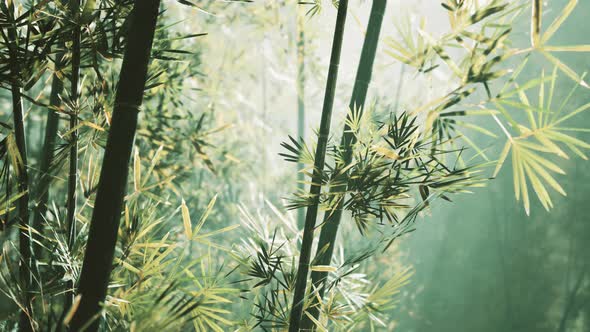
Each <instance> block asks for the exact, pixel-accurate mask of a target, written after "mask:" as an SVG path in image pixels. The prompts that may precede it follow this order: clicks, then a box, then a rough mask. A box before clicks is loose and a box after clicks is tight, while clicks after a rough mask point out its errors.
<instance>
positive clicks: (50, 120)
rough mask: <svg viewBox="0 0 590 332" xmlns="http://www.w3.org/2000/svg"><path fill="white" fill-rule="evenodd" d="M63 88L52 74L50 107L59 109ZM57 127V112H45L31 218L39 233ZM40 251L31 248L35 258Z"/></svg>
mask: <svg viewBox="0 0 590 332" xmlns="http://www.w3.org/2000/svg"><path fill="white" fill-rule="evenodd" d="M62 58H63V54H58V55H57V56H56V58H55V71H56V72H57V71H59V70H61V63H62ZM63 88H64V84H63V81H62V80H61V79H60V78H59V77H58V75H57V74H54V75H53V78H52V81H51V94H50V96H49V104H50V105H51V106H52V107H59V106H60V105H61V100H60V99H59V95H60V94H61V93H62V91H63ZM58 127H59V116H58V114H57V112H55V111H53V110H49V111H48V112H47V121H46V124H45V135H44V139H43V148H42V150H41V157H40V160H41V162H40V164H39V181H38V183H37V185H36V194H35V195H36V196H37V199H36V201H37V202H36V212H35V215H34V216H33V229H35V230H37V231H39V232H40V231H41V230H42V228H43V218H44V217H45V214H46V213H47V202H48V201H49V183H50V182H51V176H50V174H49V169H50V167H51V164H52V162H53V158H54V151H55V142H56V139H57V130H58ZM40 250H41V247H40V246H38V245H34V246H33V251H34V255H35V257H39V256H40V255H41V253H40Z"/></svg>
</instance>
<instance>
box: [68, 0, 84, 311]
mask: <svg viewBox="0 0 590 332" xmlns="http://www.w3.org/2000/svg"><path fill="white" fill-rule="evenodd" d="M69 5H70V13H71V15H72V18H73V19H74V28H73V31H72V73H71V76H70V84H71V85H70V102H71V104H72V112H73V113H72V114H70V141H71V142H70V156H69V169H68V197H67V203H66V204H67V205H66V209H67V214H66V227H67V230H68V248H69V249H70V250H72V248H73V247H74V241H75V239H76V233H77V232H76V201H77V195H76V184H77V183H78V130H77V129H76V127H77V126H78V114H77V111H78V108H79V107H78V106H79V102H78V99H79V98H78V82H79V79H80V34H81V27H80V22H79V21H80V0H70V4H69ZM67 285H68V288H70V289H71V290H72V293H71V294H70V293H69V292H68V293H66V294H65V296H66V297H65V302H64V308H69V307H70V306H71V305H72V300H73V296H74V292H73V288H74V282H73V281H69V282H68V283H67Z"/></svg>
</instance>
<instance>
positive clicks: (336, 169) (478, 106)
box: [283, 0, 590, 331]
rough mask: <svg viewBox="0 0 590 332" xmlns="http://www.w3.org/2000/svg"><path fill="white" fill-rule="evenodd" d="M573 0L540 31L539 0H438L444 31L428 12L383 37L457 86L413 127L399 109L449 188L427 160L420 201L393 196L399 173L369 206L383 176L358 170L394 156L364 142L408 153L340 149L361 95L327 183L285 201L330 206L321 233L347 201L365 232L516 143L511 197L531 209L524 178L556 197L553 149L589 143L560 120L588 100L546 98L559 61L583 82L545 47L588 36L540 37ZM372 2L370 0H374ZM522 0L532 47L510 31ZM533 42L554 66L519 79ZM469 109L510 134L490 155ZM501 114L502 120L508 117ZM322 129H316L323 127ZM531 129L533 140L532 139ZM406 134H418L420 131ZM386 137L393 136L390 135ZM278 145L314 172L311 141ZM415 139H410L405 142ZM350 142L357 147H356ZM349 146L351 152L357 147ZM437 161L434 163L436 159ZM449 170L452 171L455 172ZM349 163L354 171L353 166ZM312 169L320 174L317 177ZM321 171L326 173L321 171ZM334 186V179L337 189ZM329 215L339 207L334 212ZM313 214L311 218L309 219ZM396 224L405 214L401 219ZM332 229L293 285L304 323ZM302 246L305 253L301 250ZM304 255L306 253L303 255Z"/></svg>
mask: <svg viewBox="0 0 590 332" xmlns="http://www.w3.org/2000/svg"><path fill="white" fill-rule="evenodd" d="M576 4H577V1H570V2H569V3H568V4H567V6H566V7H565V9H564V10H563V12H562V13H561V14H560V16H558V17H557V18H556V19H555V20H554V22H553V23H552V24H551V25H550V27H549V28H548V29H547V31H546V32H545V33H544V35H541V31H542V29H541V21H542V15H541V8H542V6H541V5H540V4H539V3H538V2H535V1H533V3H532V4H530V3H527V2H524V1H523V2H504V1H498V0H492V1H489V2H486V3H485V4H480V3H479V2H477V1H447V2H444V3H442V7H443V8H444V9H445V10H446V11H447V12H448V18H449V24H450V27H451V29H450V30H451V31H450V32H449V33H446V34H443V35H442V37H440V38H434V37H432V36H431V35H429V34H428V32H427V31H426V27H425V22H426V21H425V20H422V21H421V23H420V27H419V28H418V29H417V31H418V33H417V35H414V33H413V30H412V27H411V25H410V24H405V25H403V28H399V29H398V30H399V32H400V35H401V40H400V39H398V38H396V39H393V38H390V39H388V40H387V46H388V48H389V50H388V52H387V53H388V54H389V55H390V56H392V57H393V58H394V59H396V60H398V61H401V62H403V63H405V64H407V65H409V66H412V67H414V68H415V69H416V70H417V71H418V72H419V73H423V74H426V75H429V74H430V73H432V72H434V71H441V70H442V71H447V72H449V75H450V82H453V84H454V86H453V87H452V88H451V89H450V92H448V93H447V94H445V95H443V96H442V97H440V98H437V99H435V100H432V101H429V102H428V103H427V104H424V105H422V106H418V107H416V109H413V110H411V114H413V116H422V114H425V121H424V124H423V125H421V126H419V131H418V127H417V128H412V126H413V123H414V122H413V121H408V120H407V118H404V117H403V116H402V117H401V119H404V120H400V121H399V122H400V123H401V124H400V126H401V128H400V132H413V131H414V130H416V131H418V133H419V134H418V135H417V137H420V135H424V137H425V138H424V139H425V141H431V142H430V143H431V144H432V146H430V147H429V148H427V149H424V150H427V151H429V152H424V153H422V152H419V153H417V155H419V156H428V158H432V159H431V161H432V160H435V161H436V163H438V162H440V163H441V164H440V165H442V166H441V169H444V170H445V171H448V172H449V174H445V175H444V176H443V179H444V177H445V176H449V177H452V176H454V175H457V174H458V177H457V178H454V179H451V180H449V181H448V182H445V181H444V180H441V181H442V182H443V183H445V184H446V183H448V184H450V187H451V188H445V186H439V185H437V184H436V182H437V180H436V178H435V179H433V180H434V182H435V183H434V184H431V183H428V180H430V176H432V172H431V171H430V170H427V169H419V171H418V173H420V171H424V173H423V174H424V176H425V178H424V179H423V181H424V182H421V181H420V180H419V179H420V176H418V177H417V178H416V179H413V180H414V181H415V182H413V184H418V188H417V190H416V191H414V192H415V193H416V194H417V195H419V196H420V197H421V198H422V200H423V201H422V203H420V204H418V205H416V206H415V207H413V208H412V207H411V206H407V205H405V204H402V203H400V200H399V197H397V196H395V195H392V193H395V192H399V193H402V194H403V195H404V196H407V193H406V192H403V191H402V188H405V187H406V186H405V185H404V184H403V183H395V182H394V183H393V185H391V186H386V188H387V190H384V192H385V194H384V195H383V197H387V198H390V199H391V200H390V201H386V203H383V204H382V205H381V204H378V205H380V207H381V209H379V208H378V209H375V206H374V205H372V204H374V201H372V200H371V198H375V197H380V194H381V192H380V191H379V189H378V188H380V184H379V182H371V181H369V183H363V181H362V180H363V178H364V176H367V178H369V179H371V180H373V179H379V180H380V181H384V179H385V178H386V177H383V176H382V173H377V174H379V175H375V176H374V177H373V178H371V176H370V173H369V172H368V171H367V168H368V169H380V167H384V168H383V169H385V170H388V169H391V165H390V164H389V165H387V166H384V165H382V164H380V163H379V162H378V161H376V160H373V159H371V154H370V152H371V151H372V152H375V153H376V155H378V156H379V157H383V156H386V157H387V158H390V159H394V160H407V159H405V158H407V156H406V157H404V156H400V154H399V153H398V152H399V151H398V150H397V149H398V148H400V147H399V146H396V145H395V143H392V142H391V141H389V140H386V142H387V145H388V146H387V145H385V146H384V145H378V144H373V143H371V144H364V145H361V146H362V147H364V148H365V149H364V150H361V152H360V153H359V157H357V158H358V160H351V159H350V157H347V156H346V150H347V149H350V148H349V147H348V146H349V145H348V144H349V143H348V142H347V141H346V136H347V134H349V133H350V132H353V133H354V132H355V131H354V130H351V128H352V127H351V124H354V123H355V121H358V119H359V118H362V117H361V116H358V114H360V113H362V107H363V105H362V103H361V105H355V104H352V105H351V111H350V112H349V115H348V117H347V122H346V128H345V131H344V135H343V143H342V144H340V145H336V146H334V147H332V148H330V149H328V151H334V153H333V155H334V158H333V159H334V166H332V167H328V170H322V169H320V170H319V171H320V172H322V173H324V175H322V176H313V177H312V181H311V186H318V187H320V188H324V189H323V190H321V191H320V192H316V193H310V194H309V195H307V194H305V193H298V194H296V196H295V199H294V200H292V201H291V203H290V205H289V207H290V208H307V209H308V213H309V211H315V210H317V209H318V206H321V208H322V209H324V210H325V211H326V216H327V217H326V218H324V222H323V223H322V224H321V225H320V226H321V229H322V233H324V231H325V230H329V229H333V228H334V227H336V229H337V227H338V223H339V220H340V216H339V214H341V213H342V212H341V211H343V210H344V211H346V210H348V211H350V213H351V216H352V218H353V220H355V222H356V223H357V226H359V230H360V231H361V233H365V232H367V227H366V225H367V219H377V220H383V219H384V215H385V216H387V217H388V218H387V219H389V221H390V222H392V223H393V224H394V225H395V224H396V223H399V219H398V218H397V217H396V215H395V214H393V213H391V210H396V211H400V210H403V209H406V208H409V209H408V210H409V213H408V216H409V218H410V219H412V216H414V215H415V213H417V212H419V211H421V210H423V209H424V208H426V207H428V205H429V203H430V201H431V200H432V199H433V198H434V197H443V198H445V199H448V194H447V192H445V190H446V189H449V192H460V191H465V190H466V189H467V188H468V187H470V186H474V185H479V184H480V182H479V181H478V180H477V177H475V174H476V173H477V172H473V170H474V169H473V166H471V165H473V162H474V161H475V160H477V159H479V158H482V160H483V162H481V166H486V165H487V166H495V168H496V169H495V171H494V174H493V176H492V177H495V176H496V174H497V173H498V171H499V170H500V168H501V166H502V164H503V163H504V160H505V159H506V157H507V155H508V153H509V152H510V151H512V164H513V169H514V172H513V173H514V179H515V180H514V183H515V194H516V198H517V200H518V199H520V198H521V197H522V199H523V204H524V207H525V211H526V212H527V214H528V213H529V210H530V201H529V195H528V183H530V184H531V185H532V188H533V190H534V191H535V193H536V194H537V197H538V198H539V200H540V202H541V204H542V205H543V206H544V207H545V208H546V209H549V208H550V207H551V206H552V201H551V199H550V197H549V194H548V190H547V187H548V186H549V187H551V188H553V189H554V190H556V191H558V192H559V193H562V194H565V192H564V191H563V189H562V188H561V186H560V185H559V184H558V183H557V181H556V180H555V179H554V177H553V176H552V175H551V174H550V172H556V173H561V174H563V173H564V172H563V171H562V170H561V168H560V167H559V166H558V165H557V164H555V163H554V162H553V161H551V160H550V159H549V158H548V157H551V156H558V157H561V158H568V156H567V154H566V153H565V152H564V150H563V148H564V147H568V148H569V149H570V150H571V151H572V152H573V153H575V154H577V155H579V156H581V157H582V158H584V159H585V156H584V154H583V152H582V149H585V148H588V147H590V146H589V145H588V144H587V143H585V142H583V141H581V140H579V139H577V138H574V137H573V136H572V135H570V134H569V133H568V132H574V131H580V130H583V129H580V128H568V127H563V126H561V125H562V123H563V122H564V121H566V120H568V119H570V118H571V117H574V116H575V115H577V114H579V113H581V112H583V111H585V110H586V109H587V108H588V106H587V105H583V106H581V107H580V108H578V109H575V110H573V111H571V112H568V113H566V114H565V115H564V114H563V109H564V105H566V103H567V102H568V101H569V97H568V98H567V99H566V100H565V101H564V102H563V103H562V104H561V106H560V107H559V108H558V109H557V110H554V109H553V108H552V103H551V101H552V99H553V92H554V87H555V81H556V77H557V72H558V71H560V72H562V73H563V74H565V75H566V76H568V77H569V78H571V79H572V80H574V82H576V83H577V84H579V85H580V86H582V87H587V84H586V83H585V81H584V80H583V76H579V75H578V74H577V73H575V72H574V71H573V70H571V69H570V68H569V67H568V66H567V65H565V64H564V63H563V62H562V61H561V60H559V59H558V58H556V57H554V56H553V55H551V54H550V52H551V51H573V52H585V51H587V50H586V49H587V48H586V46H584V45H580V46H569V47H551V46H546V42H547V41H548V40H549V39H550V38H551V36H552V35H553V34H554V33H555V32H556V31H557V30H558V29H559V27H560V25H561V24H562V23H563V22H564V21H565V20H566V19H567V17H568V16H569V14H570V13H571V12H572V10H573V8H574V7H575V6H576ZM373 5H374V6H375V3H374V4H373ZM527 5H532V15H531V43H532V47H531V48H524V49H519V48H515V47H513V46H512V45H513V43H512V41H511V40H510V37H511V36H512V30H513V28H512V27H513V24H514V23H513V22H514V21H515V20H516V19H517V18H519V17H522V12H523V9H524V8H526V7H527ZM408 23H409V22H408ZM370 29H371V27H369V28H368V29H367V30H368V33H367V38H369V33H370ZM451 48H455V49H458V50H459V52H455V51H451ZM532 52H539V53H541V54H542V55H543V56H544V57H545V58H546V59H547V60H548V61H549V63H550V64H552V65H553V66H554V70H553V74H552V75H550V76H549V75H545V74H544V72H543V73H542V75H541V77H540V78H537V79H532V80H530V81H527V82H523V83H520V84H519V82H518V81H519V80H518V79H519V74H520V72H521V71H522V69H523V67H524V66H526V63H527V61H526V59H525V60H524V61H522V64H520V65H518V66H514V65H513V63H514V62H513V61H514V58H516V57H523V56H524V57H528V56H529V54H530V53H532ZM361 61H362V60H361ZM362 65H363V64H362V63H361V66H362ZM357 80H358V77H357ZM497 81H500V82H502V83H503V84H501V87H500V88H498V89H497V92H496V91H494V90H495V89H496V88H495V86H496V83H495V82H497ZM492 82H494V85H492ZM546 82H550V87H549V92H548V93H546V90H545V83H546ZM480 86H481V87H483V92H484V95H485V96H486V97H487V98H482V101H479V102H478V101H477V98H478V97H477V94H476V91H477V90H478V88H479V87H480ZM534 87H539V97H538V104H539V105H538V106H533V105H534V104H532V103H531V102H530V100H529V97H528V96H527V93H528V92H529V90H530V89H532V88H534ZM571 95H573V91H572V93H571V94H570V97H571ZM353 96H354V93H353ZM353 101H354V97H353ZM358 106H360V107H359V108H360V110H361V111H360V112H359V110H358V109H356V107H358ZM396 111H397V110H396ZM516 112H523V113H524V114H525V115H526V117H527V118H528V123H526V124H525V123H519V122H517V120H516V119H518V118H519V116H518V115H517V114H515V113H516ZM472 116H476V117H478V116H488V117H490V118H491V119H492V120H493V121H494V122H495V123H497V124H498V126H499V128H500V129H501V131H502V133H503V134H505V135H506V136H507V137H508V143H506V145H505V147H504V149H503V151H502V152H501V153H500V155H499V159H498V160H497V161H495V162H489V160H490V158H489V157H488V154H489V152H488V151H484V150H482V149H481V148H479V146H478V144H476V143H475V142H474V141H473V140H472V139H470V138H469V136H468V135H465V134H464V133H463V131H464V130H465V129H471V130H475V131H476V132H477V133H479V134H484V135H486V136H488V137H491V138H492V139H496V138H497V135H496V134H494V133H493V132H492V131H490V129H487V128H486V127H485V126H481V125H479V124H477V122H475V123H473V122H472V121H470V120H472ZM393 118H394V119H395V121H394V123H395V122H396V121H397V119H398V118H397V117H395V116H394V117H393ZM503 121H506V124H504V123H503ZM397 126H398V124H395V125H394V128H398V127H397ZM358 127H359V128H360V127H363V126H358ZM364 127H366V125H365V126H364ZM510 130H514V131H516V132H517V136H514V135H513V134H510ZM319 137H320V138H321V137H322V136H321V133H320V136H319ZM355 138H356V137H355ZM533 138H534V139H535V140H536V142H530V141H531V139H533ZM412 139H413V140H416V138H412ZM392 141H393V142H396V141H395V140H393V139H392ZM419 142H420V140H419V139H418V140H417V141H412V144H417V147H420V143H419ZM347 143H348V144H347ZM356 144H361V143H356ZM464 144H466V145H467V146H469V147H471V148H472V149H473V151H475V154H474V153H470V154H467V153H464ZM352 145H353V146H354V145H355V141H354V140H353V141H352ZM560 145H561V146H560ZM283 146H284V147H285V148H286V149H287V150H288V151H289V153H286V154H284V156H285V157H286V159H287V160H290V161H297V162H307V163H308V167H309V169H312V170H313V171H314V174H315V172H318V169H317V165H316V164H315V161H316V159H315V157H314V156H313V153H312V152H311V151H310V150H311V149H309V148H308V146H309V144H303V143H298V142H296V141H295V140H293V139H291V142H290V143H284V144H283ZM323 148H324V147H323V145H320V144H318V145H317V146H316V147H315V149H316V152H315V153H316V155H317V153H318V152H317V151H319V150H320V149H323ZM388 148H393V151H391V150H388ZM412 149H413V145H412V146H411V147H410V148H409V150H412ZM351 150H352V151H354V149H351ZM403 150H404V149H402V151H403ZM342 151H344V153H343V152H342ZM441 151H451V152H453V153H451V156H453V155H454V159H455V161H454V162H453V161H452V159H451V158H449V156H443V155H440V153H441ZM443 154H445V153H443ZM352 155H353V156H354V153H353V154H352ZM470 155H471V156H470ZM355 157H356V156H355ZM474 157H475V158H476V159H475V160H474V159H473V158H474ZM419 158H422V157H418V159H419ZM377 159H378V158H377ZM410 159H412V157H410ZM449 163H451V164H449ZM453 163H456V164H457V165H459V169H455V166H452V167H450V166H449V165H452V164H453ZM322 164H323V162H322ZM394 164H395V163H394ZM445 164H446V165H445ZM470 164H471V165H470ZM361 166H364V168H363V169H362V171H358V172H357V173H356V174H355V170H354V169H355V168H360V167H361ZM461 167H464V169H462V170H461ZM436 168H437V167H434V169H436ZM393 169H395V167H393ZM455 171H457V172H458V173H457V174H455V173H454V172H455ZM470 171H471V172H470ZM398 172H399V171H398ZM414 172H415V171H414ZM347 173H350V175H348V174H347ZM393 174H395V172H393ZM414 174H415V173H414ZM313 179H316V180H315V181H314V180H313ZM317 179H322V180H321V181H317ZM396 179H397V178H396ZM359 182H360V183H359ZM454 185H456V187H455V186H454ZM437 187H438V188H440V189H441V192H439V193H438V194H434V193H433V189H435V188H437ZM334 188H337V189H336V190H334ZM365 193H366V194H365ZM357 199H358V200H357ZM383 206H387V208H383ZM375 211H377V212H375ZM331 216H336V217H335V218H330V217H331ZM406 219H407V218H403V219H402V220H403V221H405V220H406ZM313 224H314V223H310V224H309V225H313ZM401 224H405V223H404V222H402V223H401ZM331 232H332V233H333V234H332V236H331V237H330V240H328V241H325V240H324V241H322V236H320V240H319V243H318V246H317V251H318V255H317V256H316V258H319V259H318V261H319V262H321V265H320V266H330V268H328V269H326V270H323V269H320V270H319V271H316V272H315V274H316V276H315V278H314V276H312V289H311V291H309V292H308V293H307V292H306V290H305V287H303V288H299V289H297V288H296V289H295V297H296V299H299V298H300V297H299V296H303V294H306V299H307V301H306V302H307V303H305V302H303V301H304V300H300V301H301V304H300V305H301V306H307V307H308V310H307V312H306V313H305V314H304V316H303V322H302V327H301V328H302V329H304V330H311V329H315V328H318V327H317V325H318V321H319V320H318V317H319V310H318V307H319V306H321V305H318V302H322V298H323V291H324V289H325V288H326V286H325V285H323V284H322V282H323V281H324V280H326V278H327V272H328V271H334V270H337V268H335V267H334V268H333V267H332V266H331V264H333V263H332V262H331V259H332V252H331V250H333V248H334V247H335V241H336V237H335V236H334V233H335V232H334V231H331ZM404 233H405V232H400V233H396V232H395V231H394V232H385V233H383V234H382V235H381V236H380V240H379V241H377V242H384V243H388V244H390V243H391V242H392V241H393V240H394V239H396V238H397V237H398V236H400V235H403V234H404ZM303 234H304V238H305V236H306V234H313V228H309V227H306V228H305V229H304V233H303ZM308 246H309V247H311V245H310V244H307V245H306V243H305V242H303V243H302V250H307V248H308ZM385 247H387V246H385ZM372 248H373V250H367V251H365V252H364V253H362V254H361V255H360V256H359V257H367V256H371V255H374V254H375V253H376V252H378V250H375V249H374V248H375V247H372ZM381 249H382V248H381ZM326 252H327V253H326ZM322 255H325V256H324V258H323V260H321V259H322ZM303 256H305V255H304V254H302V257H303ZM301 261H303V262H306V263H307V262H309V261H308V260H307V259H304V260H300V262H301ZM304 275H307V270H306V269H305V267H302V266H300V267H299V271H298V277H302V276H304ZM298 292H300V294H298ZM316 294H317V295H316ZM304 303H305V304H304ZM296 304H297V302H294V304H293V305H294V307H295V305H296ZM293 313H294V314H296V317H293V316H291V317H290V318H291V324H290V329H291V330H294V331H296V330H298V329H299V323H298V322H297V319H298V318H297V317H299V312H298V309H296V310H294V311H292V315H293ZM293 326H295V328H293Z"/></svg>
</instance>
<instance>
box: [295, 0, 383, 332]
mask: <svg viewBox="0 0 590 332" xmlns="http://www.w3.org/2000/svg"><path fill="white" fill-rule="evenodd" d="M386 5H387V0H374V1H373V5H372V7H371V16H370V18H369V23H368V25H367V32H366V35H365V40H364V42H363V48H362V51H361V58H360V61H359V66H358V69H357V73H356V80H355V83H354V88H353V91H352V97H351V99H350V105H349V107H350V109H358V110H359V112H361V113H362V111H363V108H364V105H365V100H366V97H367V90H368V88H369V83H370V81H371V76H372V72H373V63H374V61H375V54H376V52H377V45H378V43H379V34H380V32H381V25H382V23H383V15H384V13H385V8H386ZM354 143H355V136H354V134H353V133H352V131H351V129H350V127H349V126H348V124H346V125H345V126H344V132H343V134H342V142H341V145H342V148H343V151H344V152H343V157H344V166H346V165H348V164H350V162H351V160H352V146H353V145H354ZM336 173H337V172H336ZM344 176H345V178H347V177H348V176H347V173H346V172H345V173H344ZM346 183H347V181H343V184H342V185H338V186H334V187H331V188H330V191H331V192H333V193H342V192H345V191H346V189H347V185H346ZM343 202H344V200H343V199H342V200H340V201H339V203H338V204H337V206H336V208H335V210H334V211H326V212H325V214H324V222H323V226H322V230H321V232H320V239H319V243H318V246H317V249H316V256H315V258H314V262H316V264H318V265H330V262H331V261H332V255H333V253H334V244H335V242H336V235H337V234H338V228H339V226H340V220H341V219H342V208H343ZM326 246H327V249H325V251H324V252H323V254H322V253H320V250H322V248H325V247H326ZM327 276H328V273H327V272H320V271H313V272H312V273H311V280H312V284H313V286H312V287H313V289H314V290H317V292H318V296H314V297H312V303H311V304H310V309H309V313H310V315H311V316H313V317H314V318H316V319H317V318H318V317H319V314H320V312H319V306H318V305H317V304H318V303H317V302H318V298H322V297H323V295H324V291H325V288H324V286H325V281H326V278H327ZM314 326H315V324H314V323H313V321H312V320H311V319H310V318H309V317H308V316H304V317H303V318H302V330H313V329H314Z"/></svg>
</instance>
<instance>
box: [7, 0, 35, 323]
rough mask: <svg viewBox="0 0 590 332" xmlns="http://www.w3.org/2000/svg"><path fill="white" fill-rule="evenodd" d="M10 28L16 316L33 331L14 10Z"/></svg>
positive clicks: (25, 165)
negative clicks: (16, 227) (17, 159)
mask: <svg viewBox="0 0 590 332" xmlns="http://www.w3.org/2000/svg"><path fill="white" fill-rule="evenodd" d="M8 13H9V22H10V26H9V27H8V39H9V40H8V52H9V56H10V76H11V80H12V82H11V90H10V91H11V95H12V115H13V124H14V136H15V141H16V146H17V150H18V154H19V157H20V163H19V165H18V167H17V168H15V170H14V171H15V173H16V177H17V187H18V192H19V193H23V195H22V196H21V197H20V198H19V199H18V201H17V204H18V216H17V220H18V224H19V254H20V258H21V262H20V266H19V283H20V288H21V289H20V291H21V293H22V299H23V303H21V305H22V307H21V312H20V316H19V325H18V327H19V331H32V330H33V326H32V324H33V322H32V321H31V319H30V315H31V314H32V310H31V294H30V288H31V284H32V274H31V266H32V261H31V259H32V257H31V242H30V228H29V175H28V162H27V142H26V134H25V124H24V111H23V103H22V87H21V83H20V79H19V75H20V72H21V68H20V63H19V58H18V49H17V48H18V33H17V30H16V20H15V17H14V11H13V8H10V9H9V10H8Z"/></svg>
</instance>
